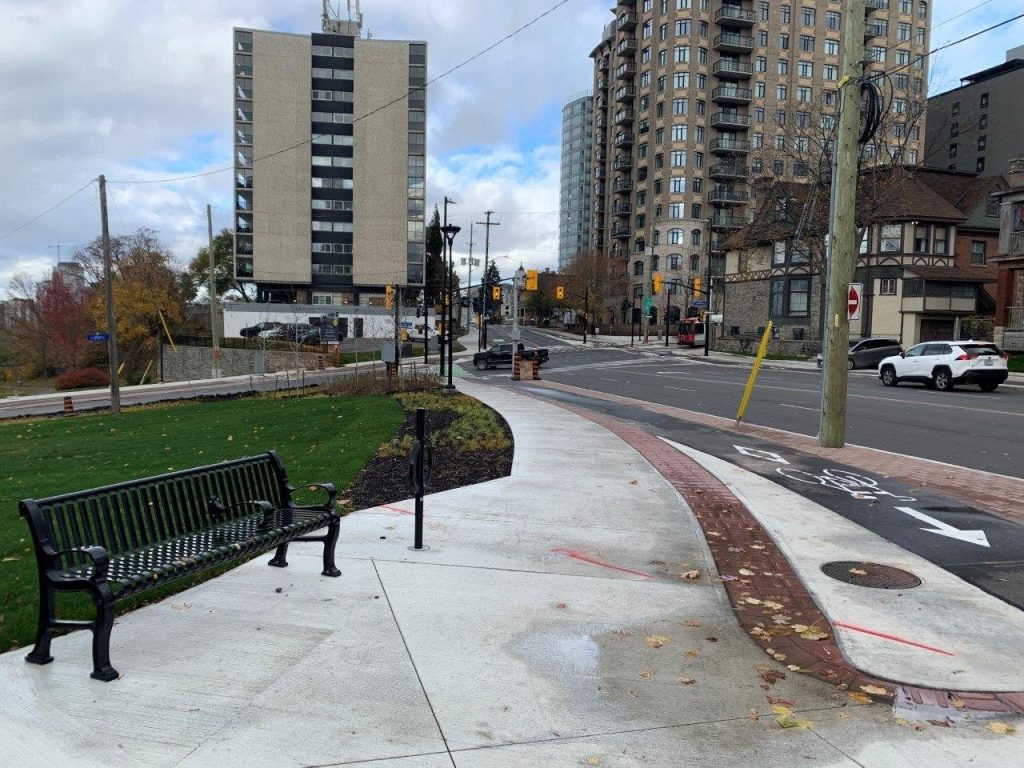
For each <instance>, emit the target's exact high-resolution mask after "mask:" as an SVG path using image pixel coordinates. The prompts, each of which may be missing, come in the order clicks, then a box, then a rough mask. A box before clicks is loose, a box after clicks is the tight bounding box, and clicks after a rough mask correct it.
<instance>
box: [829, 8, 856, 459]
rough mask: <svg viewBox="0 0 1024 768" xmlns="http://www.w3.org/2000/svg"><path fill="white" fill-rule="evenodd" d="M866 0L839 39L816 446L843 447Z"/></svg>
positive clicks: (852, 14) (849, 10) (852, 10)
mask: <svg viewBox="0 0 1024 768" xmlns="http://www.w3.org/2000/svg"><path fill="white" fill-rule="evenodd" d="M864 16H865V9H864V0H847V3H846V29H845V34H844V35H843V77H842V80H840V82H839V130H838V134H837V136H836V142H835V146H834V147H833V152H834V153H835V165H834V168H835V170H834V172H833V174H832V187H833V189H832V209H831V210H830V211H829V235H830V247H829V257H828V262H829V263H828V296H827V299H826V302H825V324H824V325H825V328H824V338H823V342H824V344H825V348H824V353H823V355H822V358H823V359H822V371H823V376H822V382H821V425H820V427H819V431H818V445H820V446H822V447H823V448H842V447H843V445H844V444H845V442H846V398H847V383H848V375H849V374H848V373H847V370H846V364H847V355H848V348H849V339H850V322H849V320H847V309H846V307H847V300H848V295H849V290H850V283H851V282H852V280H853V274H854V270H855V269H856V266H857V222H856V212H857V170H858V164H857V159H858V151H857V149H858V147H857V140H858V136H859V135H860V128H861V125H860V123H861V118H860V89H861V82H862V76H863V71H864V63H863V59H864Z"/></svg>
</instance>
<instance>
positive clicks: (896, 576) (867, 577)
mask: <svg viewBox="0 0 1024 768" xmlns="http://www.w3.org/2000/svg"><path fill="white" fill-rule="evenodd" d="M821 570H822V571H823V572H824V573H825V575H826V576H831V577H832V578H833V579H838V580H839V581H845V582H846V583H847V584H856V585H857V586H858V587H873V588H874V589H913V588H914V587H919V586H921V580H920V579H919V578H917V576H915V575H914V574H912V573H910V571H904V570H901V569H899V568H893V567H892V566H890V565H879V564H878V563H861V562H857V561H856V560H840V561H838V562H834V563H825V564H824V565H823V566H821Z"/></svg>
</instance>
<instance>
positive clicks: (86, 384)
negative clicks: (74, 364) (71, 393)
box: [57, 368, 110, 391]
mask: <svg viewBox="0 0 1024 768" xmlns="http://www.w3.org/2000/svg"><path fill="white" fill-rule="evenodd" d="M109 386H110V376H108V375H107V372H106V371H102V370H100V369H99V368H74V369H72V370H70V371H68V372H67V373H62V374H61V375H60V376H59V377H57V390H58V391H63V390H66V389H90V388H94V387H109Z"/></svg>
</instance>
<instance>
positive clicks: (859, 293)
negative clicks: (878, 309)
mask: <svg viewBox="0 0 1024 768" xmlns="http://www.w3.org/2000/svg"><path fill="white" fill-rule="evenodd" d="M863 296H864V285H863V284H862V283H850V292H849V294H848V298H847V301H846V319H847V320H860V307H861V304H862V303H863Z"/></svg>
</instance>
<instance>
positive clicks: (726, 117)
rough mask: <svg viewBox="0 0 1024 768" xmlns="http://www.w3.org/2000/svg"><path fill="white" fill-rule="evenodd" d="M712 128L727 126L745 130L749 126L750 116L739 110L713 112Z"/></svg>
mask: <svg viewBox="0 0 1024 768" xmlns="http://www.w3.org/2000/svg"><path fill="white" fill-rule="evenodd" d="M711 127H712V128H729V129H738V130H744V131H745V130H746V129H747V128H749V127H750V116H749V115H741V114H740V113H739V112H715V114H713V115H712V116H711Z"/></svg>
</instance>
